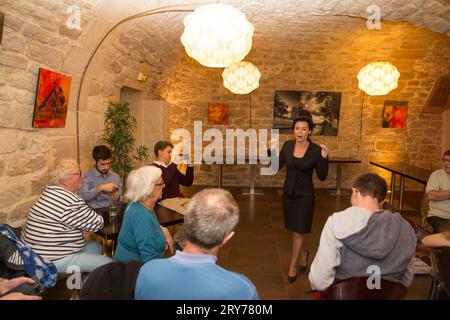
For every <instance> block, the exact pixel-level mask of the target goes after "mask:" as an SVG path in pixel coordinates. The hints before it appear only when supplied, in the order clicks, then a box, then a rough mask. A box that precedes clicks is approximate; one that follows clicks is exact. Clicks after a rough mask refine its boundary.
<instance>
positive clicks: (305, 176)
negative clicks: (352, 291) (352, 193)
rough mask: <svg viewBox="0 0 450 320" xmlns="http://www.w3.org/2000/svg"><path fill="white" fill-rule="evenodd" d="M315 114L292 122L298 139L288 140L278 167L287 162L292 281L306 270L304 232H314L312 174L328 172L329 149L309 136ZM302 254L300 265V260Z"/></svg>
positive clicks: (285, 206)
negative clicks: (298, 273) (312, 226)
mask: <svg viewBox="0 0 450 320" xmlns="http://www.w3.org/2000/svg"><path fill="white" fill-rule="evenodd" d="M313 125H314V124H313V121H312V116H311V114H310V113H309V112H308V111H303V112H302V113H301V114H300V115H299V118H297V119H295V120H294V121H293V123H292V129H293V130H294V136H295V140H289V141H286V142H285V143H284V144H283V147H282V148H281V151H280V157H279V170H281V168H283V166H284V165H286V179H285V181H284V189H283V213H284V225H285V227H286V228H287V229H288V230H290V231H292V256H291V262H290V265H289V271H288V281H289V283H292V282H294V281H295V280H296V279H297V272H305V271H306V269H307V262H308V255H309V252H308V251H307V250H303V240H304V235H305V234H307V233H310V232H311V224H312V218H313V210H314V186H313V181H312V174H313V171H314V169H316V174H317V177H318V178H319V179H320V180H325V179H326V177H327V174H328V149H327V147H326V146H325V145H323V144H321V145H320V146H319V145H317V144H315V143H313V142H312V141H311V140H310V139H309V135H310V134H311V132H312V129H313ZM300 256H301V261H300V266H298V264H299V259H300Z"/></svg>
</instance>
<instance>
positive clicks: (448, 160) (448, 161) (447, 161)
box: [441, 158, 450, 163]
mask: <svg viewBox="0 0 450 320" xmlns="http://www.w3.org/2000/svg"><path fill="white" fill-rule="evenodd" d="M441 161H442V163H450V159H446V158H442V159H441Z"/></svg>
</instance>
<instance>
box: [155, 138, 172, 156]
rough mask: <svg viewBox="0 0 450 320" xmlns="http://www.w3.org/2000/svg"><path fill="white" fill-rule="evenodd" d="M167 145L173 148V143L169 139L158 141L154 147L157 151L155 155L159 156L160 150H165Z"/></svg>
mask: <svg viewBox="0 0 450 320" xmlns="http://www.w3.org/2000/svg"><path fill="white" fill-rule="evenodd" d="M167 147H171V148H173V144H172V143H171V142H169V141H158V142H157V143H156V144H155V148H154V149H153V151H154V152H155V156H156V157H158V151H159V150H164V149H165V148H167Z"/></svg>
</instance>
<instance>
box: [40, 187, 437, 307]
mask: <svg viewBox="0 0 450 320" xmlns="http://www.w3.org/2000/svg"><path fill="white" fill-rule="evenodd" d="M202 188H204V187H199V186H193V187H190V188H184V189H183V190H182V191H183V193H184V194H185V195H186V196H187V197H191V196H192V195H193V194H194V193H195V192H197V191H199V190H201V189H202ZM229 190H230V191H231V192H232V193H233V195H234V196H235V198H236V200H237V202H238V204H239V207H240V211H241V215H240V220H239V224H238V226H237V228H236V230H235V231H236V234H235V236H234V237H233V238H232V239H231V240H230V241H229V242H228V243H227V244H226V245H225V246H224V247H223V248H222V250H221V251H220V255H219V259H218V263H219V264H220V265H221V266H223V267H225V268H227V269H229V270H232V271H236V272H239V273H242V274H244V275H245V276H247V277H248V278H250V280H251V281H252V282H253V283H254V284H255V286H256V288H257V290H258V293H259V296H260V298H261V299H271V300H272V299H273V300H277V299H283V300H307V299H311V298H312V297H311V296H310V295H309V294H307V293H306V292H307V291H308V290H310V284H309V281H308V272H309V270H308V271H307V272H306V273H304V274H299V276H298V278H297V281H295V282H294V283H292V284H288V282H287V275H286V273H287V270H288V264H289V258H290V252H291V235H290V233H289V232H288V231H287V230H286V229H285V228H284V224H283V216H282V209H281V189H274V188H270V189H262V190H263V192H264V195H255V196H249V195H242V194H241V192H242V189H241V188H229ZM420 199H421V196H420V195H418V194H417V193H406V194H405V202H406V203H407V205H408V207H410V208H417V207H418V205H419V202H420ZM349 205H350V197H349V195H341V196H332V195H330V193H329V192H328V191H327V190H317V191H316V205H315V214H314V220H313V227H312V232H311V234H310V235H309V236H308V237H307V238H306V248H307V249H308V250H309V252H310V261H309V263H308V264H310V263H311V261H312V259H313V258H314V255H315V253H316V250H317V247H318V244H319V239H320V234H321V231H322V228H323V225H324V224H325V221H326V219H327V217H328V216H329V215H330V214H331V213H333V212H335V211H340V210H343V209H345V208H347V207H348V206H349ZM408 216H409V217H410V218H413V219H416V220H417V221H420V217H419V216H418V214H417V213H415V212H411V213H410V214H408ZM429 286H430V277H429V276H417V277H415V279H414V282H413V284H412V286H411V287H410V288H409V290H408V294H407V296H406V299H426V298H427V295H428V290H429ZM70 295H71V293H68V292H67V290H65V289H64V285H63V284H61V287H60V288H54V289H52V290H50V292H49V293H48V295H47V297H46V298H48V299H67V298H68V297H70Z"/></svg>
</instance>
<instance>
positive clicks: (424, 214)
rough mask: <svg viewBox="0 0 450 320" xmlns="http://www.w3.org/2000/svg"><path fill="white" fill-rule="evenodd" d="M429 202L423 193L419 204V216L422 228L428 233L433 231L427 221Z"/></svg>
mask: <svg viewBox="0 0 450 320" xmlns="http://www.w3.org/2000/svg"><path fill="white" fill-rule="evenodd" d="M429 205H430V200H428V196H427V194H426V193H425V194H424V196H423V199H422V202H421V203H420V215H421V216H422V228H424V229H426V230H427V231H429V232H432V231H433V228H432V227H431V225H430V224H429V223H428V221H427V216H428V210H429V209H430V206H429Z"/></svg>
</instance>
